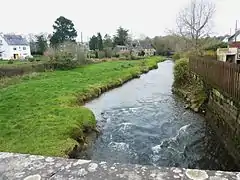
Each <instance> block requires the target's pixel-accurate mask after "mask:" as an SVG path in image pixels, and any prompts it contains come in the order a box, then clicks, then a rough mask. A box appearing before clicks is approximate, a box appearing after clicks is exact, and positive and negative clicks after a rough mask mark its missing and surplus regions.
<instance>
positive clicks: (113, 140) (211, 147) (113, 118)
mask: <svg viewBox="0 0 240 180" xmlns="http://www.w3.org/2000/svg"><path fill="white" fill-rule="evenodd" d="M173 66H174V63H173V62H172V61H170V60H167V61H165V62H162V63H159V64H158V69H156V70H152V71H150V72H149V73H147V74H143V75H142V76H141V77H140V78H139V79H134V80H132V81H130V82H128V83H126V84H124V85H123V86H122V87H120V88H116V89H114V90H111V91H109V92H107V93H104V94H103V95H102V96H100V97H99V98H97V99H95V100H93V101H91V102H89V103H87V104H86V107H88V108H90V109H91V110H92V111H93V112H94V114H95V116H96V118H97V120H98V124H99V125H100V126H102V134H101V135H100V136H99V137H98V139H97V140H96V142H95V144H94V146H93V148H92V150H91V159H92V160H97V161H108V162H119V163H131V164H141V165H154V166H167V167H169V166H174V167H183V168H199V169H211V170H235V168H236V167H235V165H234V164H233V160H232V158H231V157H230V156H229V155H228V153H227V151H226V149H225V148H224V146H223V145H222V144H221V142H220V140H219V139H218V138H217V137H216V135H215V133H214V132H213V131H212V130H211V128H210V127H209V125H208V124H207V122H206V120H205V119H204V118H203V117H202V116H200V115H199V114H196V113H193V112H191V111H190V110H186V109H184V103H183V102H182V101H181V100H179V99H178V98H177V97H175V96H174V95H173V94H172V92H171V86H172V83H173Z"/></svg>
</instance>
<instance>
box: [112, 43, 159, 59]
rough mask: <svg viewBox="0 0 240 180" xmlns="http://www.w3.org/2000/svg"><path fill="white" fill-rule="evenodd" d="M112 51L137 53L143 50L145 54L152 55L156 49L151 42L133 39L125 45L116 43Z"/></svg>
mask: <svg viewBox="0 0 240 180" xmlns="http://www.w3.org/2000/svg"><path fill="white" fill-rule="evenodd" d="M114 51H115V52H116V53H119V54H123V53H128V52H130V51H131V52H132V53H133V54H134V55H138V54H139V53H141V52H142V51H143V52H144V53H145V56H152V55H155V53H156V50H155V49H154V48H153V47H152V45H151V44H149V43H144V42H140V41H137V40H135V41H133V42H132V43H131V44H130V45H127V46H120V45H117V46H116V47H115V48H114Z"/></svg>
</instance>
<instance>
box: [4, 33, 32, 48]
mask: <svg viewBox="0 0 240 180" xmlns="http://www.w3.org/2000/svg"><path fill="white" fill-rule="evenodd" d="M3 38H4V40H5V41H6V42H7V43H8V45H25V46H27V45H28V42H27V40H26V39H25V38H23V37H22V36H20V35H4V36H3Z"/></svg>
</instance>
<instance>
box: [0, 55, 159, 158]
mask: <svg viewBox="0 0 240 180" xmlns="http://www.w3.org/2000/svg"><path fill="white" fill-rule="evenodd" d="M161 60H163V59H162V58H160V57H151V58H148V59H145V60H138V61H115V62H104V63H98V64H91V65H86V66H85V67H81V68H76V69H73V70H69V71H54V72H45V73H34V75H26V76H23V77H14V78H8V79H7V80H6V81H4V83H5V84H2V86H1V88H0V94H1V96H0V151H7V152H19V153H30V154H41V155H50V156H66V154H67V152H69V151H70V150H71V149H72V148H73V147H74V146H75V145H76V144H77V141H76V139H77V138H79V137H81V136H82V132H83V129H84V128H94V127H95V125H96V120H95V117H94V115H93V113H92V112H91V111H90V110H88V109H86V108H84V107H81V106H80V104H79V103H82V102H83V101H86V100H89V99H91V98H94V97H96V96H97V95H100V94H101V93H102V92H103V91H106V90H108V89H110V88H113V87H115V86H118V85H120V84H122V83H123V82H124V81H126V80H129V79H131V78H133V77H135V76H136V75H137V74H140V73H141V72H142V71H146V70H147V69H148V68H153V67H154V66H156V63H157V62H159V61H161Z"/></svg>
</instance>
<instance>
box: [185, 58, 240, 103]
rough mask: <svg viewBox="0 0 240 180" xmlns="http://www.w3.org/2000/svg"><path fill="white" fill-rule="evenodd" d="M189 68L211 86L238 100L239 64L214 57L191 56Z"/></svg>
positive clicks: (239, 84)
mask: <svg viewBox="0 0 240 180" xmlns="http://www.w3.org/2000/svg"><path fill="white" fill-rule="evenodd" d="M189 66H190V70H191V71H192V72H194V73H196V74H197V75H200V76H201V77H202V78H203V80H204V81H205V82H206V83H208V84H210V85H211V86H213V87H215V88H217V89H219V90H220V91H221V92H222V93H224V94H226V95H228V96H229V97H230V98H232V99H233V100H235V101H238V102H240V65H237V64H230V63H226V62H222V61H217V60H216V59H209V58H204V57H191V58H190V59H189Z"/></svg>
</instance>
